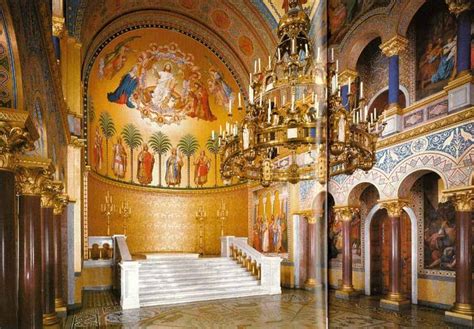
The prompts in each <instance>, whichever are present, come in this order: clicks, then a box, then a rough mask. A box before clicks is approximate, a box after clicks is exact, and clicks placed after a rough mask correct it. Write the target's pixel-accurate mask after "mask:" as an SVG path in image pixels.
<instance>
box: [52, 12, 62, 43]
mask: <svg viewBox="0 0 474 329" xmlns="http://www.w3.org/2000/svg"><path fill="white" fill-rule="evenodd" d="M64 22H65V19H64V17H59V16H53V36H55V37H58V38H61V37H62V35H63V33H64Z"/></svg>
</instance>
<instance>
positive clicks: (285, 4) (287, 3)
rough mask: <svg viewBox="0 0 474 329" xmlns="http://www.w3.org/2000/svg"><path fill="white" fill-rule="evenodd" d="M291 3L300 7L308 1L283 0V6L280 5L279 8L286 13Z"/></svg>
mask: <svg viewBox="0 0 474 329" xmlns="http://www.w3.org/2000/svg"><path fill="white" fill-rule="evenodd" d="M291 2H297V3H299V4H300V5H304V4H306V3H307V2H308V0H283V4H282V5H281V8H282V9H283V10H284V11H285V13H287V12H288V10H289V9H290V3H291Z"/></svg>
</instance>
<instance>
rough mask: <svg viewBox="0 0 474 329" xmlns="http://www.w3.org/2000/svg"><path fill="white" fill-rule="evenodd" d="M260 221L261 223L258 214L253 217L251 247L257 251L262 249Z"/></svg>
mask: <svg viewBox="0 0 474 329" xmlns="http://www.w3.org/2000/svg"><path fill="white" fill-rule="evenodd" d="M261 223H262V217H260V216H258V217H257V218H256V219H255V223H254V225H253V247H254V248H255V250H257V251H262V239H261V237H262V235H261V232H260V229H261Z"/></svg>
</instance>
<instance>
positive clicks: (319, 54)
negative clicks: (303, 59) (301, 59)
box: [316, 47, 321, 63]
mask: <svg viewBox="0 0 474 329" xmlns="http://www.w3.org/2000/svg"><path fill="white" fill-rule="evenodd" d="M320 59H321V48H319V47H318V50H317V55H316V63H319V60H320Z"/></svg>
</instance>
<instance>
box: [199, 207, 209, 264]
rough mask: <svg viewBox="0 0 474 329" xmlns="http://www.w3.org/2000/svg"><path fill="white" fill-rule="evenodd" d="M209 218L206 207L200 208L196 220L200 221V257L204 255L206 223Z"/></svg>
mask: <svg viewBox="0 0 474 329" xmlns="http://www.w3.org/2000/svg"><path fill="white" fill-rule="evenodd" d="M206 218H207V213H206V211H205V210H204V207H203V206H202V205H201V206H199V208H198V210H197V211H196V220H197V221H198V225H199V229H198V251H199V254H200V255H204V222H205V220H206Z"/></svg>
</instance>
